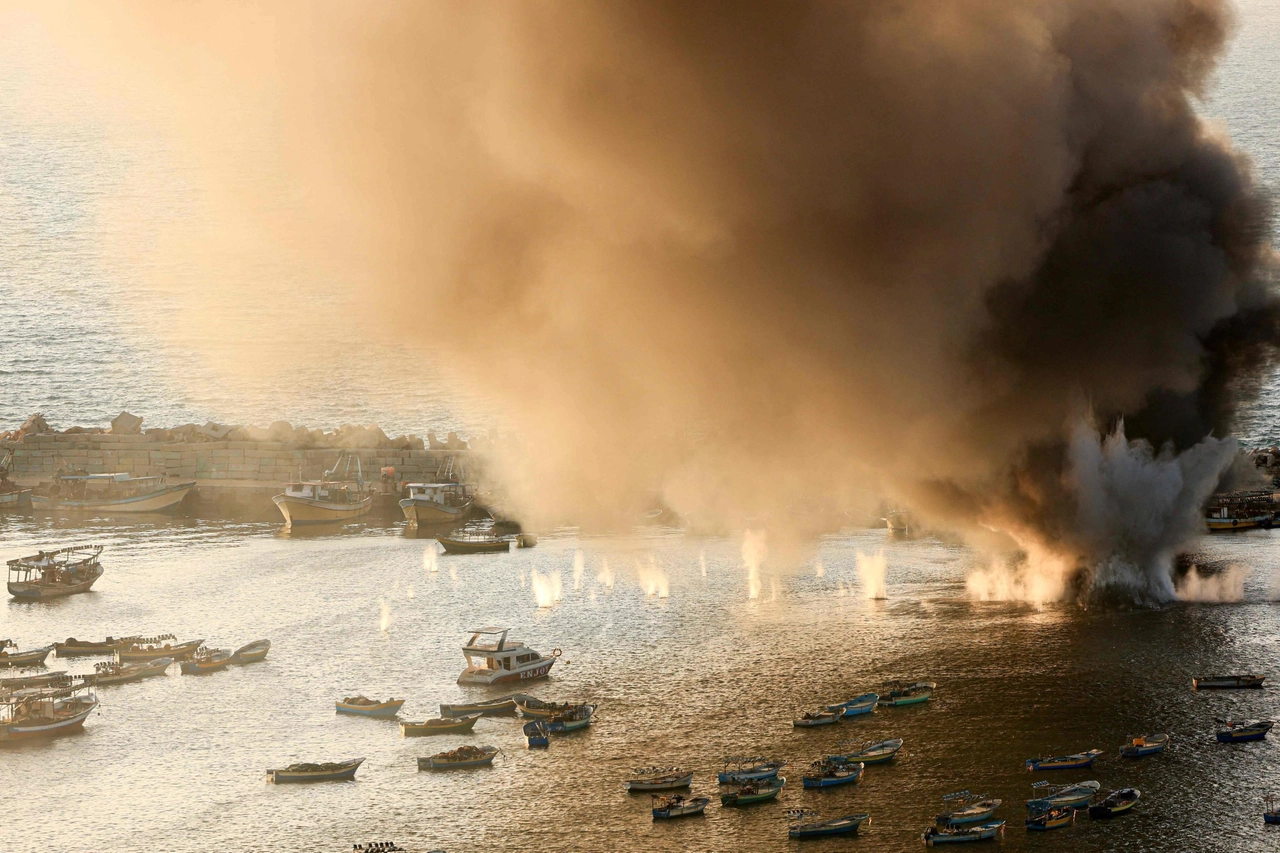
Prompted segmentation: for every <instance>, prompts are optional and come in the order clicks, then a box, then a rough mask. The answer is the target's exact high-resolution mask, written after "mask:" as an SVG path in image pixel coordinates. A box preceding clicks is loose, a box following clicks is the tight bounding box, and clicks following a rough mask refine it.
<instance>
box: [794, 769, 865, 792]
mask: <svg viewBox="0 0 1280 853" xmlns="http://www.w3.org/2000/svg"><path fill="white" fill-rule="evenodd" d="M861 778H862V774H861V773H851V774H849V775H848V776H804V777H802V778H801V780H800V781H801V782H802V783H803V784H804V786H805V787H806V788H835V787H837V786H839V785H856V784H858V780H859V779H861Z"/></svg>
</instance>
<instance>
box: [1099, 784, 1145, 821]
mask: <svg viewBox="0 0 1280 853" xmlns="http://www.w3.org/2000/svg"><path fill="white" fill-rule="evenodd" d="M1141 796H1142V792H1141V791H1139V790H1138V789H1137V788H1121V789H1120V790H1119V791H1112V792H1111V793H1110V794H1107V796H1105V797H1103V798H1102V800H1101V801H1100V802H1098V803H1096V804H1094V805H1092V806H1089V817H1091V818H1093V819H1094V820H1106V819H1107V818H1112V817H1115V816H1116V815H1122V814H1124V813H1125V812H1127V811H1129V809H1131V808H1133V807H1134V805H1135V804H1136V803H1137V802H1138V799H1139V798H1140V797H1141Z"/></svg>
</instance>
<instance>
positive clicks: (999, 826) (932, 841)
mask: <svg viewBox="0 0 1280 853" xmlns="http://www.w3.org/2000/svg"><path fill="white" fill-rule="evenodd" d="M1001 835H1004V821H1002V820H996V821H992V822H991V823H983V824H979V825H977V826H931V827H929V828H928V829H926V830H925V831H924V835H922V836H921V838H923V839H924V843H925V846H927V847H933V846H935V845H938V844H963V843H965V842H968V841H990V840H991V839H993V838H995V837H996V836H1001Z"/></svg>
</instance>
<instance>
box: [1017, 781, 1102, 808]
mask: <svg viewBox="0 0 1280 853" xmlns="http://www.w3.org/2000/svg"><path fill="white" fill-rule="evenodd" d="M1101 787H1102V786H1101V785H1099V784H1098V783H1097V782H1095V781H1094V780H1092V779H1090V780H1089V781H1088V782H1076V783H1075V784H1073V785H1056V786H1055V785H1051V784H1050V783H1048V782H1033V783H1032V785H1031V789H1032V790H1033V791H1035V792H1036V793H1037V794H1039V796H1038V797H1035V798H1033V799H1030V800H1027V809H1028V810H1030V811H1033V812H1035V811H1045V810H1047V809H1082V808H1084V807H1085V806H1087V805H1088V804H1089V801H1090V800H1092V799H1093V797H1094V795H1095V794H1097V793H1098V789H1099V788H1101Z"/></svg>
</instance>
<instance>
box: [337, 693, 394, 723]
mask: <svg viewBox="0 0 1280 853" xmlns="http://www.w3.org/2000/svg"><path fill="white" fill-rule="evenodd" d="M404 703H405V700H404V699H388V700H387V701H385V702H380V701H378V700H377V699H370V698H369V697H368V696H348V697H346V698H345V699H342V700H340V701H338V702H334V703H333V709H334V711H336V712H337V713H339V714H351V715H353V716H357V717H377V718H379V719H384V720H389V719H391V718H392V717H394V716H395V715H396V714H399V713H400V708H401V707H402V706H403V705H404Z"/></svg>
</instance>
